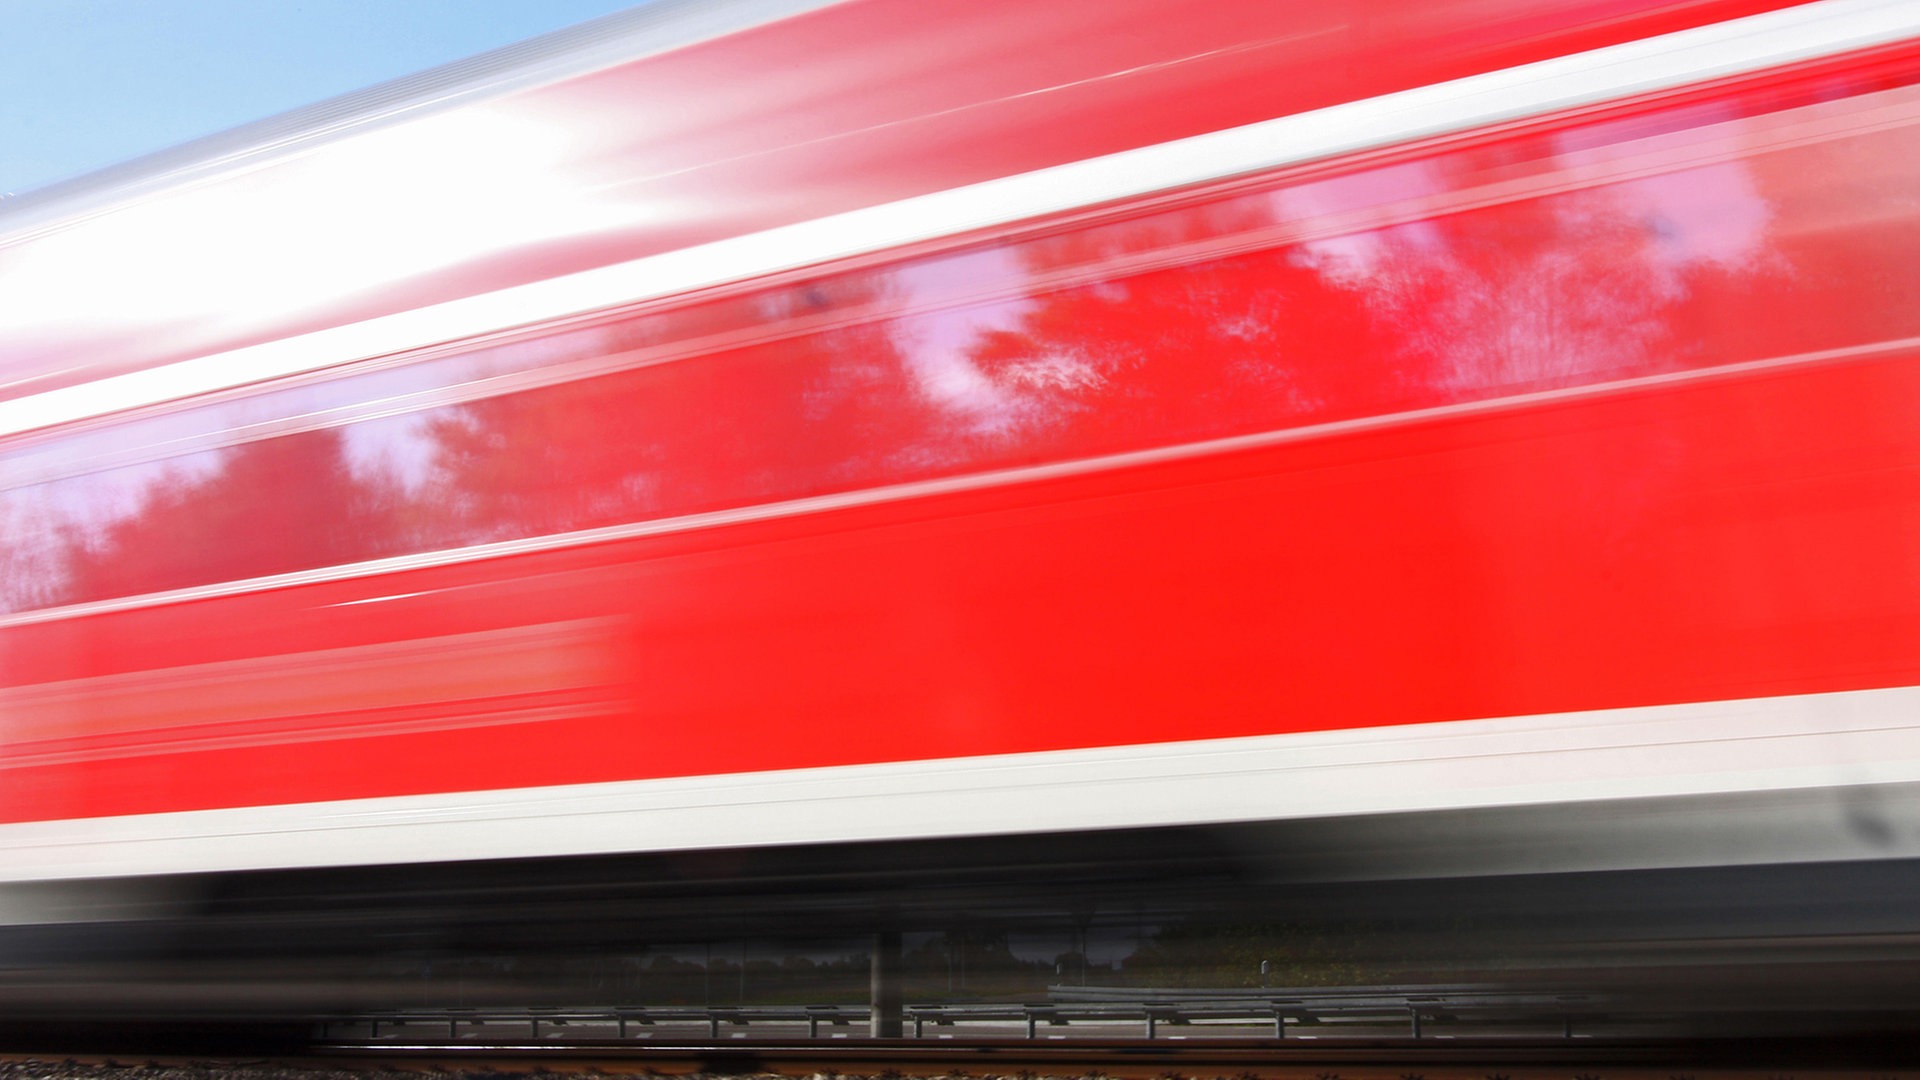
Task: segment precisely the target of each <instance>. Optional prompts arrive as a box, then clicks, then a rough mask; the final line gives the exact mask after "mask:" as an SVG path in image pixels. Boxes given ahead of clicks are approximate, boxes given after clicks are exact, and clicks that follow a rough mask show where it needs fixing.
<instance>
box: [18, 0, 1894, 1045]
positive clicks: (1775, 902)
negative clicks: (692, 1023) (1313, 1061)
mask: <svg viewBox="0 0 1920 1080" xmlns="http://www.w3.org/2000/svg"><path fill="white" fill-rule="evenodd" d="M1306 7H1308V5H1267V4H1259V3H1244V4H1242V3H1219V4H1210V5H1202V8H1203V10H1188V9H1187V8H1186V7H1184V6H1181V5H1176V4H1171V3H1163V2H1161V0H1124V2H1110V3H1080V2H1076V0H1063V2H1060V3H1055V4H1047V5H1034V4H1031V3H1012V2H1008V3H998V2H992V3H980V4H975V5H969V6H968V8H967V10H966V11H964V12H961V11H958V10H947V11H932V10H929V9H927V8H926V7H925V6H924V5H918V4H914V3H910V2H907V0H847V2H843V3H829V4H821V3H812V2H798V0H794V2H778V3H776V2H771V0H751V2H749V0H739V2H732V3H720V4H705V5H702V4H691V3H684V4H683V3H666V4H659V5H653V6H649V7H646V8H642V9H638V10H636V11H635V12H633V13H630V14H628V15H624V16H617V17H615V18H613V19H610V20H603V21H601V22H598V23H593V24H587V25H586V26H583V27H581V28H579V29H578V30H576V31H569V32H566V33H563V34H561V35H557V36H555V37H554V38H551V39H547V40H545V41H542V42H537V43H533V44H531V45H529V46H526V47H522V48H518V49H515V50H509V51H507V52H505V53H501V54H496V55H492V56H488V57H482V58H478V59H476V60H474V61H472V62H469V63H467V64H464V65H457V66H455V67H454V68H450V69H446V70H444V71H438V72H433V73H428V74H427V75H425V76H422V77H420V78H417V79H414V80H409V81H403V82H402V83H398V84H394V85H392V86H388V87H382V88H377V89H376V90H374V91H370V92H368V93H367V94H364V95H360V96H357V97H354V98H351V99H346V100H343V101H339V102H332V103H327V104H325V105H323V106H316V107H315V108H314V109H311V110H308V111H306V112H304V113H299V114H293V115H290V116H288V117H285V118H281V119H278V120H274V121H268V122H265V123H263V124H261V125H256V126H255V127H253V128H249V129H242V130H240V131H237V132H235V133H232V134H231V135H227V136H220V137H216V138H215V139H212V140H208V141H206V142H204V143H201V144H197V145H190V146H188V147H183V148H181V149H180V150H179V151H176V152H171V153H169V154H164V155H160V156H158V157H155V158H153V159H150V160H147V161H143V162H135V163H132V164H130V165H128V166H125V167H123V168H120V169H117V170H109V171H108V172H105V173H102V174H100V175H98V176H96V177H92V178H87V179H84V180H81V181H76V182H74V183H72V184H69V185H64V186H61V187H56V188H53V189H49V190H47V191H45V192H41V193H29V194H28V195H25V196H22V197H19V198H14V199H9V200H8V201H7V203H6V204H5V205H4V206H0V296H5V297H6V298H7V306H6V308H5V309H4V310H0V541H3V542H0V1024H5V1023H10V1022H16V1021H18V1022H32V1021H35V1020H46V1019H54V1018H61V1019H65V1018H74V1017H84V1016H119V1017H128V1016H147V1017H155V1016H180V1015H187V1014H192V1015H199V1016H211V1015H221V1016H233V1015H257V1016H262V1017H267V1016H271V1017H288V1016H303V1015H310V1014H312V1013H314V1012H315V1011H320V1012H328V1011H331V1012H339V1013H352V1012H354V1011H356V1010H371V1009H383V1008H384V1009H395V1008H408V1007H439V1008H454V1007H466V1006H476V1005H481V1004H517V1005H523V1006H533V1005H545V1004H567V1003H580V1002H598V1003H602V1004H636V1003H637V1004H646V1003H655V1004H660V1003H685V1004H698V1005H701V1006H706V1007H712V1006H718V1005H725V1004H735V1005H741V1004H750V1003H765V1004H777V1003H783V1002H792V1001H802V1000H804V1001H823V1000H860V999H863V998H864V996H865V994H866V993H867V991H868V988H869V985H870V980H871V979H873V977H874V976H873V972H874V971H876V970H878V967H886V968H887V969H888V970H889V971H891V972H893V973H894V974H892V975H890V976H889V979H890V980H892V981H893V983H894V985H893V986H892V987H891V988H890V989H889V993H893V992H895V991H898V992H900V993H904V994H905V995H907V996H908V997H912V998H915V999H919V1000H940V1001H974V1002H979V1001H995V1000H1001V1001H1021V1000H1031V999H1034V998H1036V997H1045V996H1047V995H1049V994H1067V993H1092V992H1093V991H1092V990H1074V989H1072V988H1075V987H1079V988H1087V987H1092V988H1103V987H1104V988H1109V989H1111V990H1113V991H1114V992H1116V993H1118V992H1120V991H1121V990H1126V991H1129V992H1132V991H1150V990H1155V989H1160V990H1169V991H1171V990H1174V989H1180V988H1187V989H1191V988H1208V987H1211V988H1216V989H1220V990H1222V991H1223V992H1224V991H1227V990H1236V989H1238V990H1251V989H1254V988H1259V989H1263V990H1271V989H1273V988H1275V987H1282V986H1295V987H1305V986H1319V987H1325V986H1424V985H1440V984H1447V985H1473V986H1499V987H1513V988H1519V989H1525V990H1528V991H1538V992H1540V993H1553V994H1558V993H1566V994H1581V995H1596V996H1597V997H1596V1000H1598V999H1599V998H1604V999H1605V1000H1606V1001H1607V1002H1608V1003H1609V1004H1608V1005H1607V1009H1608V1010H1611V1011H1610V1012H1609V1015H1627V1014H1632V1015H1648V1016H1660V1017H1664V1018H1666V1021H1668V1022H1670V1023H1671V1025H1672V1026H1673V1029H1674V1030H1676V1031H1704V1030H1712V1031H1722V1030H1741V1031H1750V1030H1764V1031H1767V1032H1771V1033H1778V1032H1780V1031H1783V1030H1796V1029H1800V1028H1804V1029H1805V1030H1809V1031H1813V1030H1821V1031H1834V1030H1885V1029H1887V1028H1889V1027H1900V1026H1902V1025H1908V1024H1910V1022H1911V1018H1912V1017H1913V1016H1915V1015H1920V1013H1916V1012H1915V1010H1916V1009H1920V985H1916V980H1915V977H1914V976H1912V975H1910V974H1908V972H1910V971H1913V970H1920V969H1916V968H1915V966H1914V964H1913V961H1914V959H1916V957H1915V955H1914V953H1915V950H1916V946H1917V943H1920V861H1916V860H1920V786H1917V785H1920V422H1917V421H1920V263H1916V261H1915V260H1914V259H1913V257H1912V253H1913V252H1914V251H1915V250H1920V9H1916V8H1915V7H1914V5H1912V4H1910V3H1897V2H1870V0H1818V2H1815V3H1806V4H1780V3H1776V2H1765V0H1702V2H1691V3H1685V2H1668V0H1621V2H1612V0H1609V2H1599V0H1594V2H1591V3H1588V2H1581V3H1570V4H1558V5H1552V6H1550V7H1543V6H1541V5H1533V4H1526V3H1519V2H1509V0H1484V2H1480V3H1475V4H1465V3H1458V4H1438V5H1432V4H1427V5H1415V4H1406V3H1401V2H1399V0H1352V2H1342V3H1334V4H1326V5H1312V6H1311V7H1312V10H1304V8H1306ZM1296 9H1300V10H1296ZM882 954H886V955H885V957H883V958H882V959H878V960H877V959H876V957H882ZM883 961H884V962H883Z"/></svg>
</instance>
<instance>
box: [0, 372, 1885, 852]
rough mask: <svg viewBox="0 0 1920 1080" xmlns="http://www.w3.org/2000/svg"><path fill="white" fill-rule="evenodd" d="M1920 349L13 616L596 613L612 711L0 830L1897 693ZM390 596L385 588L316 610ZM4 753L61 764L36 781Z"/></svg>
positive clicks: (68, 803) (57, 774)
mask: <svg viewBox="0 0 1920 1080" xmlns="http://www.w3.org/2000/svg"><path fill="white" fill-rule="evenodd" d="M1917 361H1920V355H1916V354H1915V353H1914V352H1913V351H1904V352H1899V353H1896V354H1893V355H1890V356H1885V357H1881V358H1877V359H1850V360H1848V359H1841V360H1833V361H1829V362H1825V363H1816V364H1812V365H1809V366H1805V367H1800V368H1793V369H1785V370H1778V371H1765V372H1758V373H1738V374H1729V375H1726V376H1723V377H1717V378H1709V379H1704V380H1700V381H1697V382H1688V383H1683V384H1675V385H1657V386H1653V387H1645V388H1639V389H1634V390H1631V391H1620V392H1614V393H1610V394H1603V395H1601V396H1598V397H1594V398H1582V397H1575V398H1571V399H1568V400H1563V401H1558V402H1555V403H1552V404H1550V405H1535V406H1530V407H1519V408H1496V409H1492V410H1489V411H1486V412H1474V413H1472V414H1469V415H1461V416H1455V417H1447V418H1440V419H1434V420H1429V421H1424V422H1419V423H1414V424H1409V425H1406V426H1400V427H1392V428H1387V429H1382V430H1375V431H1365V432H1355V433H1351V434H1348V435H1344V436H1340V437H1335V438H1328V439H1324V440H1316V441H1314V442H1311V443H1306V444H1301V445H1297V446H1286V447H1275V448H1266V449H1260V450H1255V451H1248V452H1243V453H1237V454H1229V455H1221V456H1215V457H1207V458H1201V459H1194V460H1188V461H1181V462H1171V463H1167V464H1164V465H1158V466H1152V467H1147V468H1141V469H1136V470H1129V471H1125V472H1115V473H1100V474H1093V475H1087V476H1081V477H1075V478H1067V479H1060V480H1055V481H1050V482H1045V483H1039V484H1030V485H1021V486H1016V487H1008V488H996V489H991V490H986V491H978V492H970V493H961V494H955V495H950V496H945V497H940V498H934V499H924V500H915V501H909V502H900V503H893V504H887V505H880V506H871V507H863V508H857V509H851V510H847V511H842V512H839V513H834V514H826V515H816V516H808V517H802V518H793V519H786V520H779V521H769V522H760V523H753V524H747V525H740V526H733V527H729V528H725V529H719V530H712V531H703V532H700V533H695V534H686V535H674V536H667V537H657V538H651V539H642V540H634V541H628V542H623V543H617V544H609V545H602V546H597V547H592V548H586V549H578V550H569V551H561V552H551V553H546V554H543V555H537V556H528V557H522V558H518V559H512V560H503V561H501V562H498V563H479V564H470V565H465V566H456V567H443V568H439V569H435V570H431V571H422V572H419V573H416V574H411V575H396V576H393V577H388V578H383V579H380V580H378V581H371V582H340V583H332V584H327V585H320V586H312V587H308V588H303V589H289V590H282V591H275V592H272V593H267V594H260V595H254V596H248V597H243V598H236V599H233V600H229V601H217V602H210V603H206V604H198V605H183V606H178V607H165V608H157V609H149V610H144V611H137V612H128V613H123V614H121V615H116V616H111V617H105V618H97V619H86V620H74V621H68V622H61V623H53V624H48V625H45V626H42V627H37V628H32V629H33V633H32V634H31V635H30V636H31V637H32V638H33V639H34V640H33V641H32V642H30V643H24V642H23V644H28V645H29V646H30V647H28V648H24V649H16V650H13V655H14V656H15V657H19V658H22V659H24V658H26V657H28V656H31V655H32V654H35V653H43V652H44V653H45V654H52V653H59V654H61V655H72V654H73V653H75V652H76V651H80V652H85V653H91V654H93V655H95V656H112V655H115V654H117V653H119V652H121V651H122V650H132V651H134V652H136V653H137V654H138V655H140V656H142V657H144V658H146V659H147V660H148V661H149V662H161V661H164V660H166V659H168V658H169V657H168V655H167V654H169V653H172V654H173V657H172V658H175V659H179V658H184V656H186V655H187V654H189V653H198V654H200V655H206V654H208V653H213V652H218V651H222V650H227V649H244V650H248V651H265V652H268V653H298V652H300V651H302V650H306V649H310V648H314V647H316V646H318V645H319V644H321V643H323V642H325V641H327V640H328V639H329V637H336V638H337V637H338V636H342V635H344V636H350V637H359V636H361V635H366V634H369V633H370V632H372V633H377V634H378V635H379V636H381V637H384V638H388V639H390V640H395V641H413V642H431V641H432V640H434V639H435V638H437V637H440V636H442V635H446V634H447V633H449V632H450V631H456V630H460V629H466V630H473V629H477V628H481V627H489V626H493V627H498V626H518V625H526V624H528V623H533V622H553V621H561V620H577V619H582V618H593V617H620V618H624V620H625V622H624V624H623V628H622V630H621V631H620V633H619V635H618V636H617V637H612V638H609V640H615V641H618V642H619V648H621V649H622V650H623V653H624V658H625V662H626V664H627V665H628V667H627V669H626V670H627V671H628V672H629V673H630V676H631V685H630V686H629V687H628V688H626V690H625V691H623V692H622V694H621V695H620V696H622V697H624V696H625V694H626V693H630V694H631V695H632V701H633V702H634V704H632V705H631V706H628V705H626V704H624V703H621V702H619V701H617V700H616V699H615V698H614V697H613V696H611V695H610V696H608V697H606V698H603V699H602V702H601V703H602V705H604V706H605V707H604V708H603V709H602V710H601V711H600V712H599V713H598V714H589V715H581V716H575V717H569V718H559V719H554V720H550V721H545V722H541V723H538V724H533V725H514V724H505V725H494V724H488V723H482V722H478V721H476V723H475V725H474V726H468V727H462V726H461V725H460V724H459V723H458V722H457V721H456V722H452V723H448V724H445V725H443V726H441V727H439V728H437V729H436V730H433V731H430V732H399V733H384V732H380V731H379V730H378V729H377V728H374V729H370V730H369V731H368V732H367V733H366V734H365V735H364V737H346V738H331V739H317V738H312V737H311V736H304V737H302V738H300V739H299V740H298V741H294V742H290V743H282V742H274V741H271V739H268V738H261V739H258V740H257V741H256V744H255V745H240V746H230V747H211V748H207V749H201V750H194V751H191V752H175V751H173V750H172V749H171V748H169V747H168V746H166V745H164V742H165V739H166V738H169V737H172V736H174V735H177V734H178V733H177V732H162V733H159V735H160V737H161V745H157V746H153V747H148V748H144V749H142V750H141V751H139V752H135V751H134V749H133V748H132V747H130V746H128V745H127V744H126V743H125V742H124V741H120V742H118V743H116V744H114V745H111V746H109V747H100V748H96V749H95V750H94V751H92V752H90V748H89V747H88V746H87V745H86V744H85V743H84V741H67V742H64V743H62V744H59V745H56V746H48V747H43V748H35V747H31V746H22V745H15V746H13V747H10V749H9V756H10V759H9V763H8V764H9V767H8V768H7V769H6V770H5V772H6V776H7V783H6V784H5V785H4V786H3V787H0V807H4V809H0V815H3V816H4V817H5V818H6V819H8V820H33V819H47V818H59V817H73V816H92V815H103V814H115V813H134V812H143V811H156V810H176V809H190V808H198V807H212V806H229V805H259V804H271V803H281V802H297V801H304V800H317V799H331V798H344V797H355V796H372V795H387V794H404V793H419V792H431V791H454V790H463V789H485V788H491V787H517V786H531V785H540V784H558V783H572V782H585V781H596V780H614V779H633V778H643V777H655V776H680V775H699V774H704V773H716V772H740V771H751V770H757V769H774V768H793V767H801V766H811V765H831V764H847V763H854V762H862V761H882V760H910V759H921V758H938V757H950V756H965V755H973V754H985V753H1004V752H1017V751H1025V750H1042V749H1050V748H1064V747H1075V746H1101V745H1115V744H1124V743H1140V742H1155V741H1165V740H1170V739H1195V738H1209V737H1223V736H1234V735H1247V734H1258V733H1271V732H1285V731H1301V730H1316V729H1327V728H1336V727H1354V726H1369V725H1376V724H1388V723H1409V722H1419V721H1429V720H1447V719H1457V718H1463V717H1478V716H1499V715H1517V714H1529V713H1536V712H1544V711H1556V710H1568V709H1584V708H1596V707H1607V706H1622V705H1635V704H1650V703H1659V702H1675V701H1694V700H1713V699H1721V698H1738V697H1750V696H1761V695H1769V694H1789V693H1805V692H1816V691H1824V690H1837V689H1851V688H1861V687H1871V686H1892V685H1908V684H1912V683H1914V682H1916V681H1920V659H1917V658H1920V562H1916V560H1914V559H1913V558H1912V553H1913V552H1914V551H1915V550H1916V545H1920V434H1916V433H1920V424H1916V423H1915V422H1914V421H1915V419H1916V416H1920V362H1917ZM389 592H391V593H416V594H418V595H416V596H412V597H404V596H403V597H402V598H400V599H395V600H392V601H388V602H386V603H384V604H379V605H361V606H356V607H338V606H329V605H338V604H340V603H342V602H343V601H348V600H354V599H365V598H366V597H367V596H368V594H369V593H372V594H373V595H381V594H384V593H389ZM369 607H372V608H377V609H378V613H377V614H368V610H367V609H368V608H369ZM27 636H29V635H18V637H22V638H24V637H27ZM181 643H190V646H189V645H183V644H181ZM290 678H292V676H290ZM313 689H314V691H315V692H316V693H319V692H321V691H322V690H323V689H325V687H323V686H322V685H320V684H318V683H316V684H315V686H314V687H313ZM478 713H479V711H478V710H476V715H478ZM196 734H204V733H196ZM36 749H44V750H47V751H50V752H64V753H77V754H78V756H77V757H75V758H72V759H69V760H56V761H49V762H46V763H34V762H33V761H32V759H31V757H30V756H29V755H30V754H31V753H32V752H34V751H35V750H36Z"/></svg>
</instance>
